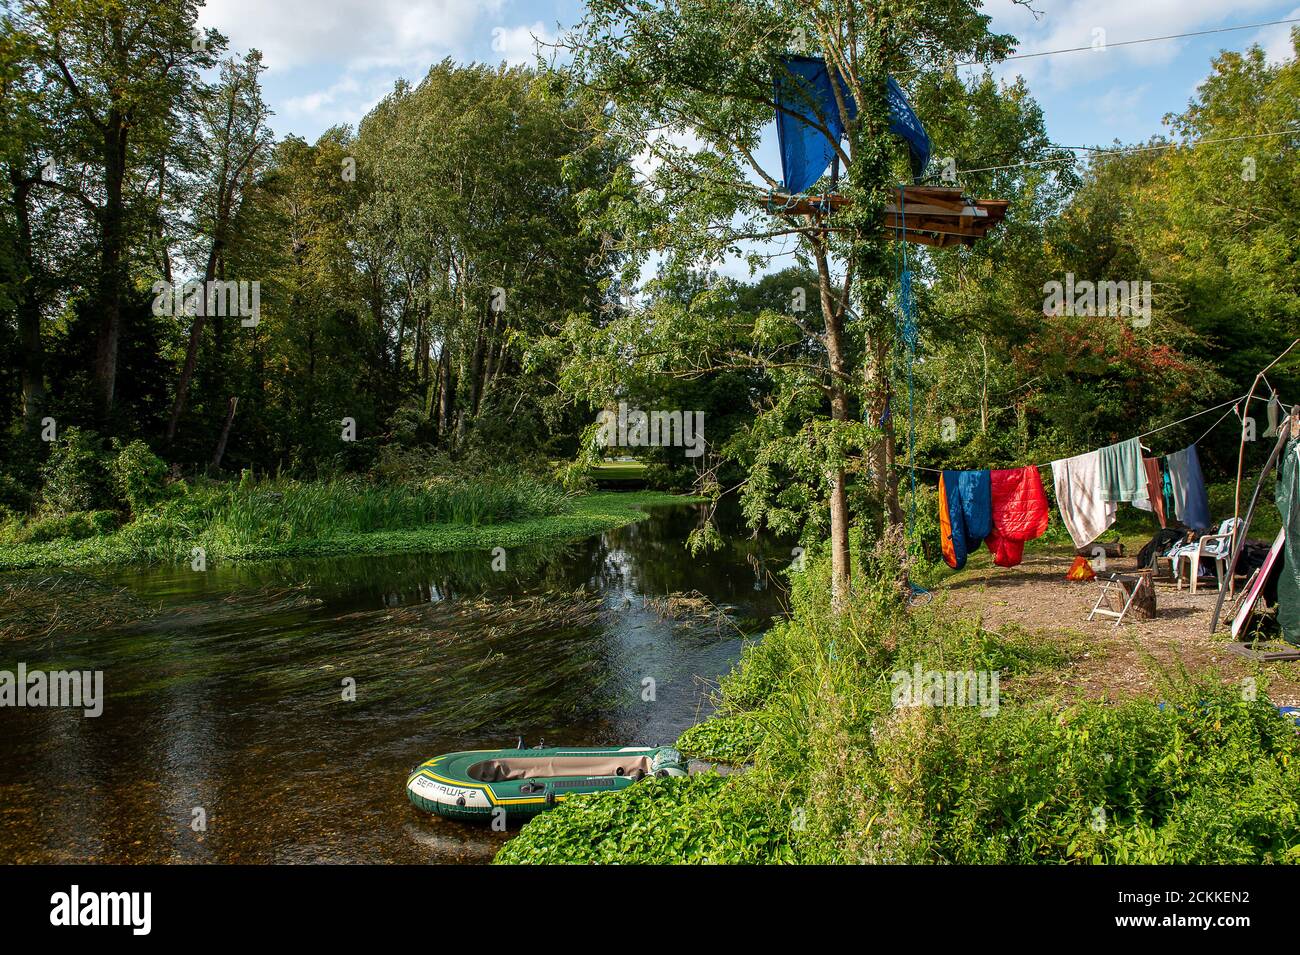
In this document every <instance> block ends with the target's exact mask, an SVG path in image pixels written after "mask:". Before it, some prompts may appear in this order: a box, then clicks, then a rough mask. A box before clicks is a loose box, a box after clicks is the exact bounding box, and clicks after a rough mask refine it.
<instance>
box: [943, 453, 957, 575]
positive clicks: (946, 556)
mask: <svg viewBox="0 0 1300 955" xmlns="http://www.w3.org/2000/svg"><path fill="white" fill-rule="evenodd" d="M939 546H940V547H941V548H942V549H943V560H944V563H946V564H947V565H948V566H949V567H956V566H957V551H956V549H955V548H954V547H953V544H952V518H951V517H949V515H948V489H947V487H946V486H945V485H944V481H943V475H942V474H940V475H939Z"/></svg>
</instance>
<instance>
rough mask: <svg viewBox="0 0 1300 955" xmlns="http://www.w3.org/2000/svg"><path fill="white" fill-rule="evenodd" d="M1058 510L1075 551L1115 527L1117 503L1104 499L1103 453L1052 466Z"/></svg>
mask: <svg viewBox="0 0 1300 955" xmlns="http://www.w3.org/2000/svg"><path fill="white" fill-rule="evenodd" d="M1052 481H1053V483H1054V485H1055V489H1056V506H1057V508H1058V509H1059V510H1060V512H1061V520H1063V521H1064V522H1065V529H1066V530H1068V531H1069V532H1070V537H1071V539H1072V540H1073V541H1074V546H1075V547H1085V546H1087V545H1088V544H1091V543H1092V542H1093V541H1095V540H1096V539H1097V538H1098V537H1100V536H1101V535H1102V533H1103V532H1104V531H1105V530H1106V528H1108V527H1110V525H1112V524H1114V523H1115V502H1113V501H1103V500H1102V499H1101V452H1100V451H1089V452H1088V453H1087V454H1076V455H1075V456H1074V457H1072V458H1062V459H1061V460H1060V461H1053V462H1052Z"/></svg>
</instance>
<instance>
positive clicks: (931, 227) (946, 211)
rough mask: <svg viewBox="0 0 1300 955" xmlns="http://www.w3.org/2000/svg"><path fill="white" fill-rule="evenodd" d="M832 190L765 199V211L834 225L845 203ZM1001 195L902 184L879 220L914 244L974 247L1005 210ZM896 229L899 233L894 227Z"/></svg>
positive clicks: (1004, 213)
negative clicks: (992, 196)
mask: <svg viewBox="0 0 1300 955" xmlns="http://www.w3.org/2000/svg"><path fill="white" fill-rule="evenodd" d="M848 204H849V203H848V200H847V199H846V198H845V197H844V196H841V195H839V194H838V193H826V194H824V195H818V196H784V195H781V194H780V193H773V194H772V195H770V196H769V197H768V201H767V208H768V211H769V212H772V213H774V214H776V215H782V216H808V215H811V216H818V217H821V218H824V219H826V220H827V221H828V224H829V225H830V226H831V227H832V228H833V227H834V218H835V213H836V211H837V210H839V209H842V208H844V207H846V206H847V205H848ZM1008 205H1010V203H1009V202H1008V200H1006V199H969V198H967V197H966V196H964V195H963V194H962V191H961V189H959V188H957V187H950V186H905V187H904V188H903V196H902V202H901V204H900V203H899V202H898V200H897V199H895V201H893V202H891V203H889V204H888V205H887V206H885V215H884V219H883V221H882V225H883V226H884V230H885V233H886V235H888V236H891V237H892V236H899V237H900V238H905V239H906V240H907V241H908V242H915V243H917V244H919V245H933V246H940V247H942V246H950V245H974V244H975V242H976V241H977V240H979V239H982V238H984V237H985V236H987V235H988V233H989V230H991V229H992V228H993V227H994V226H996V225H997V224H998V223H1000V222H1001V221H1002V220H1003V219H1004V218H1006V214H1007V206H1008ZM900 230H901V231H900Z"/></svg>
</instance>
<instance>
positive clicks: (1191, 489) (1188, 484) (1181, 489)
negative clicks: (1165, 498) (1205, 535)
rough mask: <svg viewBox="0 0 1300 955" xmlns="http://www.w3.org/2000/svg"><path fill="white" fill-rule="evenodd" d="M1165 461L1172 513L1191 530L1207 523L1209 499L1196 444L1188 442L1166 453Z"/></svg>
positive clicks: (1202, 526) (1208, 523) (1198, 528)
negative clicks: (1176, 449)
mask: <svg viewBox="0 0 1300 955" xmlns="http://www.w3.org/2000/svg"><path fill="white" fill-rule="evenodd" d="M1165 464H1166V466H1167V467H1168V469H1169V483H1170V486H1171V487H1172V489H1173V497H1174V516H1175V517H1177V518H1178V520H1180V521H1182V522H1183V524H1184V525H1185V526H1187V527H1190V528H1192V529H1193V530H1202V529H1204V528H1206V527H1209V526H1210V499H1209V497H1208V496H1207V495H1206V492H1205V478H1204V477H1203V476H1202V475H1201V460H1200V458H1199V457H1198V456H1197V454H1196V445H1194V444H1189V445H1188V446H1187V447H1185V448H1183V450H1181V451H1175V452H1174V453H1173V454H1167V455H1165Z"/></svg>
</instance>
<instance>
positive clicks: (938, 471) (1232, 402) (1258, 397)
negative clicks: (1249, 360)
mask: <svg viewBox="0 0 1300 955" xmlns="http://www.w3.org/2000/svg"><path fill="white" fill-rule="evenodd" d="M1247 398H1250V399H1251V400H1254V401H1268V400H1269V399H1267V398H1265V397H1264V396H1263V395H1253V396H1250V395H1241V396H1239V397H1236V398H1232V399H1230V400H1228V401H1225V402H1223V403H1222V404H1217V405H1214V406H1212V407H1209V408H1202V409H1201V410H1200V411H1195V412H1193V413H1192V414H1189V415H1188V416H1187V417H1185V418H1179V419H1178V420H1177V421H1171V422H1169V424H1162V425H1161V426H1160V427H1158V428H1152V429H1151V430H1150V431H1144V432H1142V433H1141V434H1139V435H1136V437H1137V438H1139V439H1141V438H1148V437H1150V436H1151V435H1153V434H1156V433H1158V432H1160V431H1164V430H1166V429H1167V428H1172V427H1174V425H1179V424H1182V423H1183V422H1185V421H1191V420H1192V419H1193V418H1199V417H1200V416H1201V415H1206V414H1209V413H1210V412H1212V411H1218V410H1219V409H1220V408H1223V407H1226V406H1228V405H1233V406H1235V405H1236V404H1237V403H1238V402H1241V401H1245V400H1246V399H1247ZM1232 411H1233V409H1232V408H1229V409H1228V410H1227V411H1225V412H1224V413H1223V414H1222V415H1221V416H1220V418H1219V420H1218V421H1216V422H1214V424H1212V425H1211V426H1210V429H1209V431H1206V432H1205V434H1203V435H1201V436H1200V437H1199V438H1198V439H1197V440H1195V441H1193V442H1192V443H1193V444H1200V443H1201V442H1202V441H1204V440H1205V439H1206V438H1207V437H1209V435H1210V432H1211V431H1213V430H1214V429H1215V428H1217V427H1218V426H1219V425H1221V424H1222V423H1223V421H1224V419H1225V418H1227V417H1228V415H1230V414H1232ZM1051 466H1052V465H1051V462H1048V463H1047V464H1035V465H1032V467H1036V468H1050V467H1051ZM913 468H914V469H915V470H917V471H929V472H930V473H932V474H942V473H943V472H944V471H953V470H960V468H931V467H926V466H925V465H921V464H915V465H913Z"/></svg>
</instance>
